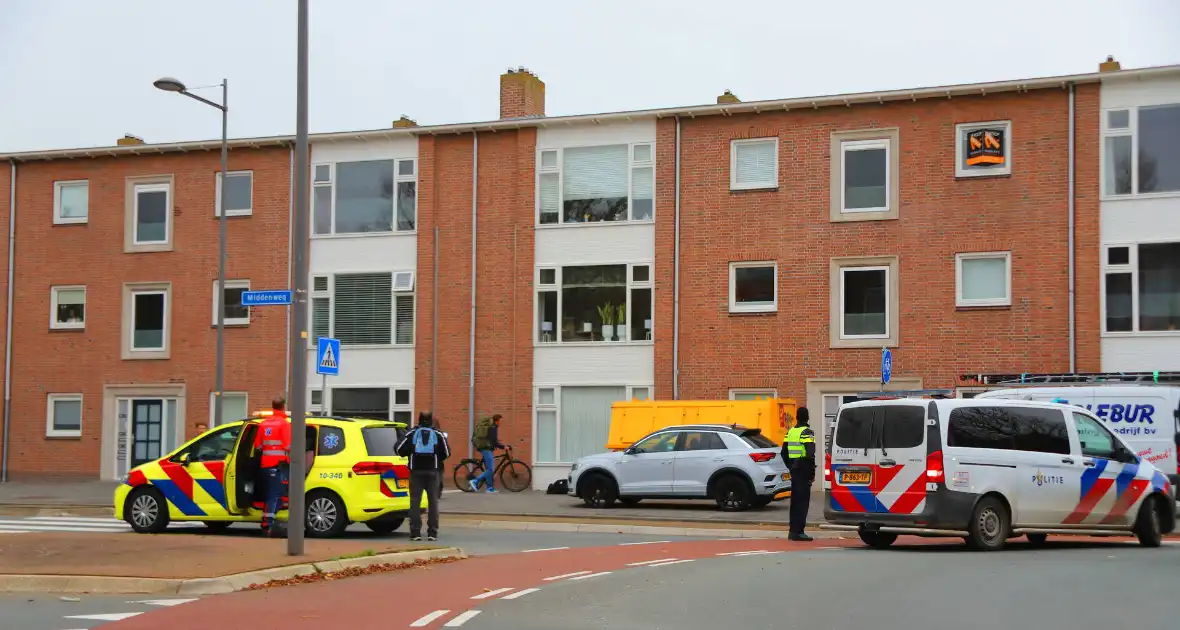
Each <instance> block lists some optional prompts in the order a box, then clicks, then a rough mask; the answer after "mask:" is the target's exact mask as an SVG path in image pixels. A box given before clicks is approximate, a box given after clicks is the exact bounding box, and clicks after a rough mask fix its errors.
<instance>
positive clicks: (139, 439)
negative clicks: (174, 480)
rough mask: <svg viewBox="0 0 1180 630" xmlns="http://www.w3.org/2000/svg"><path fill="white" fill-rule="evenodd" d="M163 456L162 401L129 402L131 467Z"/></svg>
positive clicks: (139, 399)
mask: <svg viewBox="0 0 1180 630" xmlns="http://www.w3.org/2000/svg"><path fill="white" fill-rule="evenodd" d="M163 456H164V399H162V398H137V399H133V400H132V401H131V467H132V468H134V467H136V466H139V465H140V464H146V463H148V462H154V461H156V460H157V459H160V458H161V457H163Z"/></svg>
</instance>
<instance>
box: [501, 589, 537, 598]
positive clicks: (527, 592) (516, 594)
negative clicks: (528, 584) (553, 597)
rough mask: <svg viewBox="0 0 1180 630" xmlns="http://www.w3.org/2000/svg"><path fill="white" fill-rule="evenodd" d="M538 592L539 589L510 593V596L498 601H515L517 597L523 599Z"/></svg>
mask: <svg viewBox="0 0 1180 630" xmlns="http://www.w3.org/2000/svg"><path fill="white" fill-rule="evenodd" d="M539 590H541V589H539V588H526V589H524V590H523V591H516V592H515V593H512V594H511V595H505V596H503V597H501V598H500V599H516V598H517V597H524V596H525V595H528V594H529V593H536V592H537V591H539Z"/></svg>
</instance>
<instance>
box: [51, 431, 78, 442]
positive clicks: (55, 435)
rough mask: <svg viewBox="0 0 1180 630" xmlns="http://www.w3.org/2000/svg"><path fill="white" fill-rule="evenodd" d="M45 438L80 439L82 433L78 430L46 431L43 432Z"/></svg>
mask: <svg viewBox="0 0 1180 630" xmlns="http://www.w3.org/2000/svg"><path fill="white" fill-rule="evenodd" d="M45 439H47V440H80V439H82V433H81V432H78V433H53V434H51V433H47V434H45Z"/></svg>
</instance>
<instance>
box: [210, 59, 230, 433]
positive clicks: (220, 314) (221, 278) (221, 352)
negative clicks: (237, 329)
mask: <svg viewBox="0 0 1180 630" xmlns="http://www.w3.org/2000/svg"><path fill="white" fill-rule="evenodd" d="M228 168H229V79H222V80H221V188H220V190H219V191H218V195H217V196H218V197H219V199H218V200H217V206H218V214H219V215H220V216H219V217H217V240H218V245H217V302H218V307H219V308H218V309H217V383H216V385H214V389H216V391H215V392H214V394H213V426H215V427H219V426H221V423H222V421H223V420H224V417H223V416H222V413H223V412H224V410H225V404H224V401H225V396H224V395H223V392H222V389H223V388H224V387H225V257H226V244H225V241H226V236H225V230H226V228H225V225H226V223H225V221H226V217H225V187H226V185H227V183H228V182H229V170H228Z"/></svg>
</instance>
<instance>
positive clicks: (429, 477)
mask: <svg viewBox="0 0 1180 630" xmlns="http://www.w3.org/2000/svg"><path fill="white" fill-rule="evenodd" d="M395 450H396V452H397V454H398V455H400V456H402V457H405V458H407V460H408V462H409V468H410V540H422V493H423V492H425V493H426V500H427V501H428V502H429V503H428V504H427V506H426V539H427V540H438V500H439V497H440V496H441V494H442V493H441V492H440V491H441V490H442V470H443V462H444V461H446V459H447V458H448V457H450V456H451V447H450V445H449V444H447V438H446V437H445V436H444V435H443V434H441V433H439V432H438V430H437V429H435V428H434V416H433V415H432V414H431V413H430V412H429V411H423V412H421V413H419V414H418V426H416V427H414V428H413V430H411V431H409V432H407V433H406V435H405V436H404V437H403V438H402V440H401V442H398V444H397V448H396V449H395Z"/></svg>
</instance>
